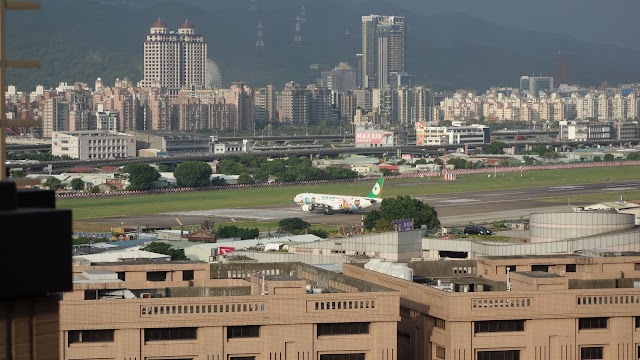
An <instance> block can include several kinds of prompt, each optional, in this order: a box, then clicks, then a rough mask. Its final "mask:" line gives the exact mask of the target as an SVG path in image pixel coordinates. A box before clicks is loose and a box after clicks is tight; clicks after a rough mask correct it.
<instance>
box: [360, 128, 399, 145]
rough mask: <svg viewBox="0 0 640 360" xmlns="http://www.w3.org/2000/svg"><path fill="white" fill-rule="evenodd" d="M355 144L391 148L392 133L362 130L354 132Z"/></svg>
mask: <svg viewBox="0 0 640 360" xmlns="http://www.w3.org/2000/svg"><path fill="white" fill-rule="evenodd" d="M356 144H359V145H378V146H392V145H393V131H385V130H362V131H357V132H356Z"/></svg>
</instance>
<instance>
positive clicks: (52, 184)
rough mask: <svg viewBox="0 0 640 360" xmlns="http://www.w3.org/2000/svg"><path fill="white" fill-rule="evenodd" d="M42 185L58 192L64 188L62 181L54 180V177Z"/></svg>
mask: <svg viewBox="0 0 640 360" xmlns="http://www.w3.org/2000/svg"><path fill="white" fill-rule="evenodd" d="M42 185H43V186H46V187H48V188H49V189H51V190H58V189H62V188H63V187H64V186H62V181H60V180H58V179H57V178H54V177H53V176H52V177H50V178H48V179H47V180H46V181H45V182H44V183H43V184H42Z"/></svg>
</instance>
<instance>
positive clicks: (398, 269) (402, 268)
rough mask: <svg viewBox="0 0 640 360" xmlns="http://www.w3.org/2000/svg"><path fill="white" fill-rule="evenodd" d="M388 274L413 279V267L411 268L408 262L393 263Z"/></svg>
mask: <svg viewBox="0 0 640 360" xmlns="http://www.w3.org/2000/svg"><path fill="white" fill-rule="evenodd" d="M388 275H391V276H393V277H397V278H400V279H405V280H409V281H413V269H411V268H410V267H409V266H408V265H407V264H398V263H396V264H392V265H391V268H390V272H389V274H388Z"/></svg>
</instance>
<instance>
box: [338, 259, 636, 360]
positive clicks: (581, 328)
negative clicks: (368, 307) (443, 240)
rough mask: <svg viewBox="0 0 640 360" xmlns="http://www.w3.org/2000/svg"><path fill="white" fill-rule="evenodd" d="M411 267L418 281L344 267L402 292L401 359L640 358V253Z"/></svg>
mask: <svg viewBox="0 0 640 360" xmlns="http://www.w3.org/2000/svg"><path fill="white" fill-rule="evenodd" d="M412 266H413V268H414V270H416V272H415V274H416V275H421V276H417V277H414V281H413V282H411V281H408V280H403V279H399V278H395V277H392V276H389V275H385V274H381V273H377V272H374V271H371V270H366V269H363V268H361V267H359V266H356V265H350V264H345V265H344V266H343V273H344V275H347V276H351V277H355V278H358V279H362V280H364V281H368V282H372V283H376V284H378V285H380V286H384V287H388V288H392V289H396V290H398V291H400V293H401V299H400V306H401V307H400V315H401V321H400V324H399V325H398V358H399V359H451V360H581V359H584V360H587V359H607V360H631V359H638V358H639V357H640V288H638V287H639V286H640V282H639V281H638V280H639V279H640V253H615V252H598V251H592V252H584V253H582V254H573V255H558V256H553V255H545V256H531V257H529V256H526V257H525V256H505V257H479V258H478V260H477V263H476V262H474V261H470V260H462V261H457V260H450V261H425V262H420V263H414V264H412ZM444 268H447V269H448V270H447V272H448V276H446V277H443V276H442V275H443V269H444ZM417 281H420V282H421V283H418V282H417Z"/></svg>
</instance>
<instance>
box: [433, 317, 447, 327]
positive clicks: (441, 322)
mask: <svg viewBox="0 0 640 360" xmlns="http://www.w3.org/2000/svg"><path fill="white" fill-rule="evenodd" d="M435 319H436V327H437V328H440V329H444V328H445V326H446V322H445V321H444V320H442V319H439V318H435Z"/></svg>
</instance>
